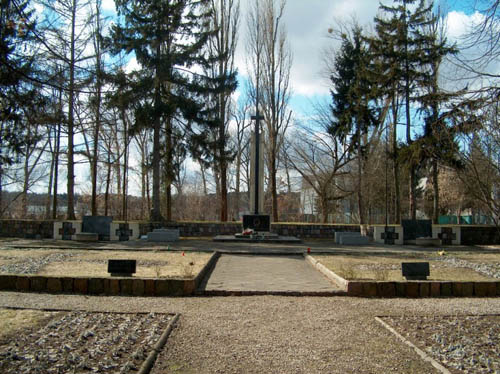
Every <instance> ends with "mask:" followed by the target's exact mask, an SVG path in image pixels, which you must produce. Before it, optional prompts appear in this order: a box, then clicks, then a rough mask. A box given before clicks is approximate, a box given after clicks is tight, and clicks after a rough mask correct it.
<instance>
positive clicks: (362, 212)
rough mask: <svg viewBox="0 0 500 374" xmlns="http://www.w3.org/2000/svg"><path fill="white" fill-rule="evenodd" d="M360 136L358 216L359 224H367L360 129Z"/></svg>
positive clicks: (358, 133)
mask: <svg viewBox="0 0 500 374" xmlns="http://www.w3.org/2000/svg"><path fill="white" fill-rule="evenodd" d="M357 136H358V191H357V193H358V215H359V223H360V224H361V225H362V224H365V223H366V217H365V207H364V204H363V203H364V201H363V157H362V155H361V134H360V131H359V128H358V129H357Z"/></svg>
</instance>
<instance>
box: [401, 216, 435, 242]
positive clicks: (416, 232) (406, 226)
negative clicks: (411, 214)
mask: <svg viewBox="0 0 500 374" xmlns="http://www.w3.org/2000/svg"><path fill="white" fill-rule="evenodd" d="M401 226H403V240H404V241H407V240H416V239H417V238H432V221H431V220H430V219H404V220H402V221H401Z"/></svg>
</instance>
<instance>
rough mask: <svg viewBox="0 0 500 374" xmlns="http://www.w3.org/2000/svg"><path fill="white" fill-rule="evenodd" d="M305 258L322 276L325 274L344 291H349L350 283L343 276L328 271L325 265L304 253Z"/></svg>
mask: <svg viewBox="0 0 500 374" xmlns="http://www.w3.org/2000/svg"><path fill="white" fill-rule="evenodd" d="M304 257H305V259H306V261H307V262H309V263H310V264H311V265H312V266H314V267H315V268H316V269H317V270H318V271H319V272H321V274H323V275H324V276H325V277H327V278H328V279H330V280H331V281H332V282H334V283H335V284H337V285H339V286H340V287H342V289H343V290H344V291H347V285H348V283H349V282H348V281H347V280H345V279H344V278H342V277H341V276H339V275H337V274H335V273H334V272H333V271H331V270H330V269H328V268H327V267H326V266H325V265H323V264H322V263H321V262H319V261H318V260H316V259H315V258H314V257H312V256H310V255H308V254H305V253H304Z"/></svg>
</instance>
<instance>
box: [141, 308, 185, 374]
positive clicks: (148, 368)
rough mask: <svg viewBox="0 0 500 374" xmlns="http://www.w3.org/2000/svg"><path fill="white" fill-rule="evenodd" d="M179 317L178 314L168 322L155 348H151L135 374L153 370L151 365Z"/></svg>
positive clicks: (145, 373) (147, 372) (147, 373)
mask: <svg viewBox="0 0 500 374" xmlns="http://www.w3.org/2000/svg"><path fill="white" fill-rule="evenodd" d="M179 316H180V314H176V315H175V316H174V318H172V320H171V321H170V322H169V324H168V326H167V328H166V329H165V331H164V332H163V334H162V335H161V337H160V339H159V340H158V342H157V343H156V344H155V346H154V347H153V349H152V351H151V352H150V353H149V355H148V357H147V358H146V360H144V362H143V363H142V365H141V367H140V369H139V371H138V372H137V374H149V372H150V371H151V369H152V368H153V365H154V364H155V362H156V358H157V357H158V354H159V353H160V351H161V350H162V349H163V347H164V346H165V343H167V340H168V337H169V336H170V333H171V332H172V330H173V328H174V325H175V324H176V323H177V320H178V319H179Z"/></svg>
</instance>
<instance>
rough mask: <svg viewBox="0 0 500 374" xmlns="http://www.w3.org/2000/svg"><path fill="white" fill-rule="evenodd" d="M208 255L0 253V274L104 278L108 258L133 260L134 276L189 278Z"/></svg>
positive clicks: (78, 251) (199, 267) (18, 251)
mask: <svg viewBox="0 0 500 374" xmlns="http://www.w3.org/2000/svg"><path fill="white" fill-rule="evenodd" d="M210 256H211V254H210V253H200V252H186V253H184V254H183V253H182V252H166V251H161V252H144V251H91V250H0V273H4V274H5V273H7V274H38V275H50V276H84V277H85V276H88V277H107V276H109V273H108V272H107V262H108V260H109V259H135V260H137V272H136V273H135V276H137V277H144V278H187V279H189V278H193V277H194V276H196V274H198V273H199V272H200V270H201V269H202V268H203V267H204V266H205V264H206V263H207V262H208V260H209V259H210Z"/></svg>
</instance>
